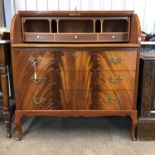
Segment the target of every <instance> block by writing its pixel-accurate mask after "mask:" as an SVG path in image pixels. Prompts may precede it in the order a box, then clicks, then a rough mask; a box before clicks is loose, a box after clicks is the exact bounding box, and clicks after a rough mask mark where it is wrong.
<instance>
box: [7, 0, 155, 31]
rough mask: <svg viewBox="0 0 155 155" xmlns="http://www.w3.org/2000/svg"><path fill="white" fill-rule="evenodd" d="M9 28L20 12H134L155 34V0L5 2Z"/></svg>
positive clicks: (142, 27)
mask: <svg viewBox="0 0 155 155" xmlns="http://www.w3.org/2000/svg"><path fill="white" fill-rule="evenodd" d="M4 4H5V10H6V18H7V20H6V21H7V26H8V27H9V26H10V22H11V17H12V16H13V15H14V14H15V13H16V12H18V10H44V11H47V10H75V9H76V10H134V11H135V12H136V13H137V14H138V16H139V19H140V23H141V29H142V30H143V31H145V32H147V33H155V0H4Z"/></svg>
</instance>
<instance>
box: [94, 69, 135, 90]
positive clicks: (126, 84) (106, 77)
mask: <svg viewBox="0 0 155 155" xmlns="http://www.w3.org/2000/svg"><path fill="white" fill-rule="evenodd" d="M96 75H97V76H96V82H97V83H98V85H99V86H100V89H101V90H104V89H106V90H107V89H108V90H116V89H117V90H119V89H127V90H129V89H130V90H134V88H135V72H134V71H130V72H129V71H104V72H101V71H97V74H96Z"/></svg>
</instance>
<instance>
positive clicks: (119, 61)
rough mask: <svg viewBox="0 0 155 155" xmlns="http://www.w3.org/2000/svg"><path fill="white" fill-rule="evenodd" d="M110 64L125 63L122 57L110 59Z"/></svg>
mask: <svg viewBox="0 0 155 155" xmlns="http://www.w3.org/2000/svg"><path fill="white" fill-rule="evenodd" d="M108 60H109V62H110V63H111V64H112V63H113V64H119V63H122V61H123V58H121V57H117V58H112V57H110V58H109V59H108Z"/></svg>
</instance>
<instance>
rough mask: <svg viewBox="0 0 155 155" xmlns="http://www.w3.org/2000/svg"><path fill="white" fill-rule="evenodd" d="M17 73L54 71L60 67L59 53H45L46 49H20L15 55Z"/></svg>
mask: <svg viewBox="0 0 155 155" xmlns="http://www.w3.org/2000/svg"><path fill="white" fill-rule="evenodd" d="M13 55H14V67H15V70H16V71H25V70H34V66H36V70H52V69H55V68H57V67H58V62H59V56H58V55H59V52H54V51H48V52H47V51H45V49H40V50H35V49H33V48H32V49H24V50H22V49H20V51H18V50H16V51H14V53H13Z"/></svg>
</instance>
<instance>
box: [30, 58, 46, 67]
mask: <svg viewBox="0 0 155 155" xmlns="http://www.w3.org/2000/svg"><path fill="white" fill-rule="evenodd" d="M43 60H44V58H42V57H41V56H39V57H37V58H36V57H30V58H29V59H28V61H29V62H31V63H32V65H36V64H38V63H41V62H42V61H43Z"/></svg>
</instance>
